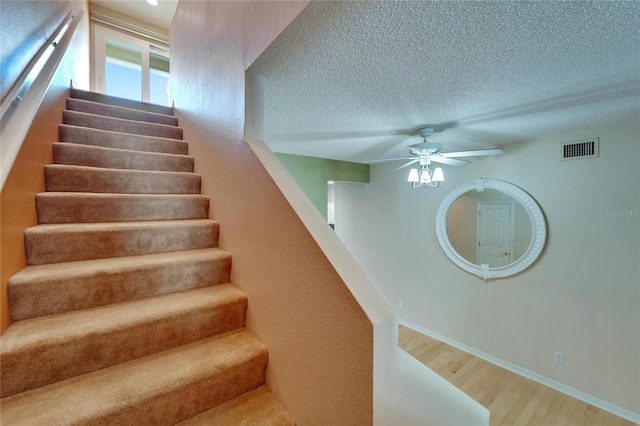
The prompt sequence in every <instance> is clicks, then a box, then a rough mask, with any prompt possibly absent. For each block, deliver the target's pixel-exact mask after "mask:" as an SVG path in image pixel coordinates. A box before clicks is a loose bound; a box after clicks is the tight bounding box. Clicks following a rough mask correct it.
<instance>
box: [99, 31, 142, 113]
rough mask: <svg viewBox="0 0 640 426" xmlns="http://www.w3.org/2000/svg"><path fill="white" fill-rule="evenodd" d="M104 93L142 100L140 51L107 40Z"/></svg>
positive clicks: (134, 47) (115, 41)
mask: <svg viewBox="0 0 640 426" xmlns="http://www.w3.org/2000/svg"><path fill="white" fill-rule="evenodd" d="M106 62H107V63H106V85H107V87H106V92H107V94H108V95H112V96H118V97H121V98H126V99H133V100H136V101H141V100H142V49H140V48H139V47H136V46H131V45H129V44H126V43H122V42H120V41H117V40H113V39H110V38H107V59H106Z"/></svg>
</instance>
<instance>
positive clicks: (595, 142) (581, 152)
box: [561, 138, 600, 160]
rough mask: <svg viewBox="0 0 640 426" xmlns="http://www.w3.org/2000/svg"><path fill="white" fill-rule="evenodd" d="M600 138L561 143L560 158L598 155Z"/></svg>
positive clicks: (573, 158)
mask: <svg viewBox="0 0 640 426" xmlns="http://www.w3.org/2000/svg"><path fill="white" fill-rule="evenodd" d="M599 144H600V139H599V138H595V139H588V140H585V141H577V142H570V143H566V144H564V145H562V157H561V158H562V159H563V160H576V159H579V158H594V157H598V150H599Z"/></svg>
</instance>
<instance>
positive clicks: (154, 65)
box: [149, 53, 171, 105]
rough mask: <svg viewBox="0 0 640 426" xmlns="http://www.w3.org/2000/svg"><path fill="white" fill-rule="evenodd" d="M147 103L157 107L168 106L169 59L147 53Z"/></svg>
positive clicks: (169, 99)
mask: <svg viewBox="0 0 640 426" xmlns="http://www.w3.org/2000/svg"><path fill="white" fill-rule="evenodd" d="M149 68H151V69H150V70H149V71H150V74H151V75H150V79H149V91H150V93H149V101H150V102H151V103H153V104H158V105H170V103H171V96H170V92H169V58H167V57H166V56H162V55H157V54H155V53H149Z"/></svg>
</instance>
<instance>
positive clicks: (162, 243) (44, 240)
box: [24, 219, 219, 265]
mask: <svg viewBox="0 0 640 426" xmlns="http://www.w3.org/2000/svg"><path fill="white" fill-rule="evenodd" d="M218 228H219V225H218V223H217V222H214V221H213V220H208V219H191V220H171V221H146V222H112V223H79V224H61V225H37V226H34V227H31V228H28V229H27V230H26V231H25V234H24V245H25V252H26V257H27V265H43V264H48V263H61V262H74V261H77V260H89V259H104V258H107V257H121V256H135V255H140V254H152V253H165V252H170V251H179V250H191V249H199V248H208V247H216V246H217V245H218Z"/></svg>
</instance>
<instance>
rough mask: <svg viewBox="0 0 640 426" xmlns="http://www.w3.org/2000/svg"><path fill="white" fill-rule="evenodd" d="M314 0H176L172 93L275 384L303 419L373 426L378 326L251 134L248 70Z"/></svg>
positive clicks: (303, 422)
mask: <svg viewBox="0 0 640 426" xmlns="http://www.w3.org/2000/svg"><path fill="white" fill-rule="evenodd" d="M306 4H307V3H306V2H260V1H257V2H199V1H182V2H180V4H179V5H178V10H177V12H176V16H175V18H174V21H173V24H172V27H171V49H172V57H171V60H172V70H171V85H172V86H171V90H172V93H173V94H174V96H175V105H176V110H177V115H178V117H179V119H180V125H181V126H182V127H184V129H185V139H186V140H187V141H188V142H189V150H190V154H191V155H194V156H195V158H196V161H195V163H196V165H195V167H196V172H198V173H200V174H202V176H203V185H202V188H203V192H204V193H205V194H207V195H209V196H210V197H211V208H210V216H211V218H213V219H215V220H217V221H219V222H220V246H221V247H222V248H223V249H225V250H228V251H229V252H230V253H231V254H232V256H233V267H232V276H231V279H232V283H233V284H235V285H237V286H238V287H239V288H241V289H242V290H243V291H245V292H246V293H247V295H248V297H249V310H248V313H247V327H248V328H249V329H250V330H251V331H252V332H253V333H254V334H255V335H257V336H258V338H260V339H261V340H262V341H263V342H264V343H265V344H266V345H267V347H268V349H269V364H268V369H267V385H268V386H269V387H270V388H271V389H272V390H273V391H274V393H275V395H276V397H277V398H278V399H280V400H281V401H282V402H283V403H284V405H285V406H286V408H287V409H288V410H289V412H290V413H291V414H292V416H293V417H294V419H295V420H296V422H297V423H298V424H300V425H306V424H325V425H326V424H370V423H371V422H372V404H373V400H372V399H373V395H372V392H373V383H372V382H373V377H372V376H373V329H372V325H371V323H370V321H369V320H368V319H367V317H366V316H365V314H364V313H363V311H362V309H361V308H360V307H359V305H358V303H357V302H356V300H355V299H354V297H353V296H352V295H351V293H350V292H349V291H348V289H347V288H346V287H345V285H344V283H343V281H342V280H341V279H340V277H339V276H338V275H337V273H336V272H335V270H334V268H333V267H332V266H331V264H330V263H329V262H328V260H327V259H326V257H325V256H324V255H323V253H322V252H321V250H320V249H319V247H318V246H317V244H316V243H315V242H314V240H313V239H312V238H311V236H310V234H309V233H308V231H307V230H306V228H305V227H304V225H303V224H302V223H301V221H300V220H299V218H298V217H297V215H296V214H295V212H294V211H293V210H292V208H291V207H290V205H289V204H288V202H287V201H286V199H285V198H284V197H283V195H282V194H281V192H280V191H279V190H278V188H277V187H276V186H275V184H274V183H273V181H272V180H271V178H270V177H269V175H268V174H267V173H266V171H265V170H264V168H263V166H262V165H261V163H260V161H259V160H258V159H257V157H256V156H255V154H254V153H253V151H252V150H251V148H250V147H249V146H248V145H247V143H246V142H245V141H244V125H245V117H244V111H245V104H244V102H245V90H244V89H245V87H244V84H245V75H244V71H245V69H246V68H247V67H248V66H249V65H250V64H251V62H252V61H253V60H255V59H256V58H257V57H258V56H259V54H260V53H261V52H262V51H263V50H264V49H265V48H266V47H267V46H268V44H269V43H270V42H271V41H273V40H274V38H275V37H276V36H277V35H278V34H279V33H280V32H281V31H282V30H283V29H284V28H285V27H286V26H287V25H288V23H289V22H290V21H291V20H293V19H294V18H295V16H297V14H298V13H300V11H301V10H302V9H303V8H304V7H305V6H306Z"/></svg>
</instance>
